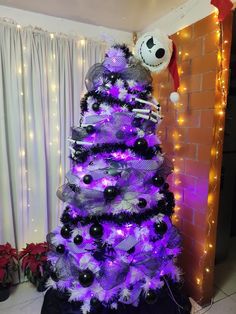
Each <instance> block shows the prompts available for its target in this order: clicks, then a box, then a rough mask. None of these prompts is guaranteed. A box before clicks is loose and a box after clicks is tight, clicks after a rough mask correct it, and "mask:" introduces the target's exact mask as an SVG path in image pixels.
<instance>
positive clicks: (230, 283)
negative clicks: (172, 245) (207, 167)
mask: <svg viewBox="0 0 236 314" xmlns="http://www.w3.org/2000/svg"><path fill="white" fill-rule="evenodd" d="M215 277H216V278H215V296H214V300H213V304H212V306H210V307H207V308H203V309H201V307H199V306H198V305H197V304H196V303H195V302H193V311H192V313H193V314H195V313H197V314H206V313H207V314H236V239H235V241H234V243H232V249H231V251H230V255H229V258H228V259H227V260H226V261H225V262H224V263H222V264H219V265H217V267H216V276H215ZM42 302H43V293H39V292H37V291H36V290H35V288H33V286H32V285H31V284H30V283H23V284H21V285H18V286H17V287H15V288H14V289H13V291H12V292H11V296H10V298H9V299H8V300H7V301H5V302H1V303H0V314H40V310H41V306H42ZM124 314H125V313H124ZM165 314H168V313H165Z"/></svg>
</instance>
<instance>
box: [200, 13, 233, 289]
mask: <svg viewBox="0 0 236 314" xmlns="http://www.w3.org/2000/svg"><path fill="white" fill-rule="evenodd" d="M217 16H218V15H215V17H216V18H217ZM216 24H217V25H218V30H217V31H216V34H217V37H218V39H219V43H218V47H219V48H218V54H217V57H218V72H217V76H216V96H217V102H216V104H215V108H214V111H215V112H214V114H215V121H214V123H215V125H214V130H213V146H212V149H211V164H210V172H209V183H210V184H209V194H208V218H207V224H208V230H207V235H206V243H205V248H204V252H203V255H202V257H204V258H201V259H200V263H201V265H200V269H202V270H203V273H202V282H201V278H196V281H197V284H198V285H200V286H201V288H202V287H203V284H204V283H205V281H207V280H208V278H207V275H208V274H209V273H211V272H212V270H213V268H214V256H213V254H214V252H215V248H214V244H213V243H212V242H211V238H212V236H213V234H212V232H213V231H215V229H214V228H213V225H215V220H214V216H215V215H216V209H217V205H218V204H217V203H216V201H215V202H214V198H216V197H217V194H216V193H218V190H219V185H220V172H221V169H220V166H221V164H220V160H221V159H220V155H219V154H220V153H221V152H222V147H223V131H224V120H225V117H224V116H225V108H226V105H227V89H226V81H227V77H226V75H227V74H228V69H227V68H225V61H226V59H225V45H227V44H228V41H224V29H223V24H222V23H219V22H216ZM219 96H220V99H219V100H218V97H219ZM199 277H200V276H199ZM201 283H202V285H201Z"/></svg>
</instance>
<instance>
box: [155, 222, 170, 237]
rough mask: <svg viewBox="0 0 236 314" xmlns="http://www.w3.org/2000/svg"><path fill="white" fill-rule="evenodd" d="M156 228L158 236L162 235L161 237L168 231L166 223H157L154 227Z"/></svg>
mask: <svg viewBox="0 0 236 314" xmlns="http://www.w3.org/2000/svg"><path fill="white" fill-rule="evenodd" d="M154 228H155V232H156V234H160V235H163V234H165V233H166V231H167V229H168V227H167V224H166V223H165V222H164V221H158V222H156V223H155V225H154Z"/></svg>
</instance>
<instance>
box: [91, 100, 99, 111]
mask: <svg viewBox="0 0 236 314" xmlns="http://www.w3.org/2000/svg"><path fill="white" fill-rule="evenodd" d="M92 108H93V111H95V112H98V111H99V110H100V105H99V104H98V103H97V102H95V103H94V104H93V105H92Z"/></svg>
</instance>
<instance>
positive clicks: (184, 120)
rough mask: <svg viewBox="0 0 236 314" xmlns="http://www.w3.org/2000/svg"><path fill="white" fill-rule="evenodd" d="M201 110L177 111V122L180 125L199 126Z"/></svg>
mask: <svg viewBox="0 0 236 314" xmlns="http://www.w3.org/2000/svg"><path fill="white" fill-rule="evenodd" d="M200 118H201V112H200V111H198V110H194V111H191V112H185V113H177V123H178V124H179V125H180V126H182V127H196V128H197V127H199V126H200Z"/></svg>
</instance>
